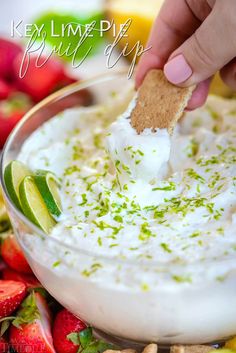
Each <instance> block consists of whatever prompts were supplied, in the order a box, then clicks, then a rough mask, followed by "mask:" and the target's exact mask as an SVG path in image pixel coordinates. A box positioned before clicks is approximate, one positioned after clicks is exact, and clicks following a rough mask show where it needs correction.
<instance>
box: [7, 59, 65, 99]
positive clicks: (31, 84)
mask: <svg viewBox="0 0 236 353" xmlns="http://www.w3.org/2000/svg"><path fill="white" fill-rule="evenodd" d="M22 57H23V56H22V55H21V54H20V55H19V56H18V57H17V58H16V60H15V63H14V75H15V80H16V81H17V87H18V88H19V89H20V90H21V91H22V92H25V93H27V94H29V95H30V96H31V97H32V99H33V100H34V101H35V102H38V101H40V100H42V99H43V98H45V97H47V96H48V95H49V94H50V93H52V92H53V90H54V87H55V86H57V85H58V83H59V82H60V81H61V80H62V79H63V78H64V66H63V64H62V63H61V62H60V61H58V60H55V59H52V58H50V59H49V60H48V61H46V62H45V63H44V61H45V58H40V59H39V60H38V58H37V57H30V60H29V67H28V68H27V71H26V74H25V76H24V77H23V78H20V75H19V74H20V67H21V63H22ZM37 60H38V61H37ZM37 62H38V65H37ZM43 63H44V64H43ZM41 64H43V65H42V66H41V67H37V66H40V65H41ZM26 67H27V65H26V64H24V65H23V70H25V69H26ZM23 72H24V71H23Z"/></svg>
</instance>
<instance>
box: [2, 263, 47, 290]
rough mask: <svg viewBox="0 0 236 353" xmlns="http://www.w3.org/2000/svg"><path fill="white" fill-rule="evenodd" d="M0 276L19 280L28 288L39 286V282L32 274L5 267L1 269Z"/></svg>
mask: <svg viewBox="0 0 236 353" xmlns="http://www.w3.org/2000/svg"><path fill="white" fill-rule="evenodd" d="M2 278H3V279H5V280H12V281H19V282H22V283H24V284H25V285H26V287H27V289H28V288H38V287H41V286H42V285H41V283H40V282H39V281H38V280H37V278H36V277H35V276H34V275H33V274H32V275H31V274H26V273H20V272H17V271H14V270H12V269H11V268H9V267H7V268H4V269H3V271H2Z"/></svg>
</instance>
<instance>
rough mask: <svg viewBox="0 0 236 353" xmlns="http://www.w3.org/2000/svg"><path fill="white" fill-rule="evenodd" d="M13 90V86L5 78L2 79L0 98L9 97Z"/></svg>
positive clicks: (0, 82)
mask: <svg viewBox="0 0 236 353" xmlns="http://www.w3.org/2000/svg"><path fill="white" fill-rule="evenodd" d="M12 92H13V88H12V87H11V86H10V85H9V84H8V83H7V82H6V81H4V80H1V79H0V100H2V99H7V98H8V97H9V96H10V94H11V93H12Z"/></svg>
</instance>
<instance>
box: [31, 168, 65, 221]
mask: <svg viewBox="0 0 236 353" xmlns="http://www.w3.org/2000/svg"><path fill="white" fill-rule="evenodd" d="M34 180H35V183H36V185H37V187H38V189H39V191H40V193H41V195H42V197H43V199H44V202H45V203H46V205H47V208H48V210H49V212H50V213H51V214H52V215H54V216H57V217H59V216H60V214H61V212H62V206H61V198H60V195H59V181H58V179H57V178H56V176H55V175H54V174H53V173H52V172H49V171H44V170H38V171H37V172H36V174H35V176H34Z"/></svg>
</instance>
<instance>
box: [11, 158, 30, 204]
mask: <svg viewBox="0 0 236 353" xmlns="http://www.w3.org/2000/svg"><path fill="white" fill-rule="evenodd" d="M31 174H32V172H31V171H30V170H29V169H28V168H27V167H26V165H25V164H23V163H21V162H19V161H12V162H11V163H9V164H8V165H7V167H6V168H5V171H4V181H5V184H6V188H7V191H8V193H9V195H10V198H11V200H12V202H14V204H15V205H16V207H17V208H18V209H19V210H21V209H22V208H21V202H20V196H19V186H20V183H21V182H22V180H23V179H24V178H25V177H26V176H27V175H31Z"/></svg>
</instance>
